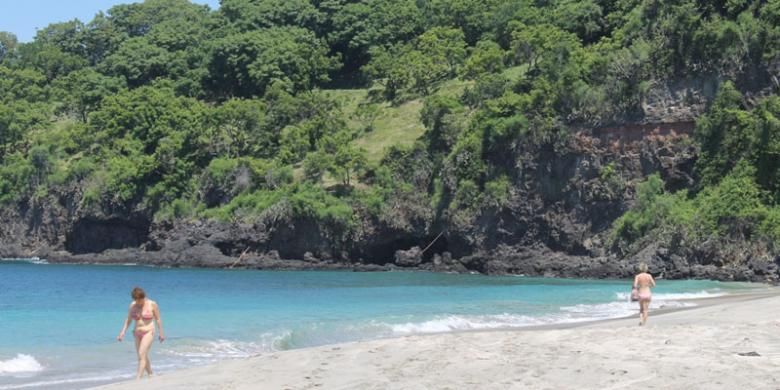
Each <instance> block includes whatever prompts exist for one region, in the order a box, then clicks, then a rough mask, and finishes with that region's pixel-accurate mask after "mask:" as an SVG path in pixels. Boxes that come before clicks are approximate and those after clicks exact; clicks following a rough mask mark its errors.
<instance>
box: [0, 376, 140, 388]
mask: <svg viewBox="0 0 780 390" xmlns="http://www.w3.org/2000/svg"><path fill="white" fill-rule="evenodd" d="M132 377H134V375H131V374H118V375H100V376H86V377H76V378H65V379H52V380H45V381H38V382H28V383H19V384H14V385H0V390H15V389H29V388H36V387H43V386H62V385H73V384H77V383H95V382H103V383H110V382H117V381H119V380H122V379H130V378H132Z"/></svg>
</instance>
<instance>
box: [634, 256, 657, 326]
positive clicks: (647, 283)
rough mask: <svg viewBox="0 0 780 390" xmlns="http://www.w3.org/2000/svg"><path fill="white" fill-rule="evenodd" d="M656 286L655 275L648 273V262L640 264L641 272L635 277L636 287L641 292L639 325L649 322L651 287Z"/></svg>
mask: <svg viewBox="0 0 780 390" xmlns="http://www.w3.org/2000/svg"><path fill="white" fill-rule="evenodd" d="M652 287H655V280H654V279H653V276H652V275H650V274H649V273H647V264H645V263H640V264H639V274H638V275H637V276H635V277H634V288H635V289H636V290H637V292H638V293H639V325H644V324H645V322H647V314H648V310H649V308H650V300H651V299H652V294H651V293H650V288H652Z"/></svg>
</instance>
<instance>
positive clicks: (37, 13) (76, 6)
mask: <svg viewBox="0 0 780 390" xmlns="http://www.w3.org/2000/svg"><path fill="white" fill-rule="evenodd" d="M190 1H192V2H193V3H199V4H208V5H209V6H211V8H212V9H216V8H218V7H219V0H190ZM137 2H138V1H132V0H0V31H10V32H12V33H14V34H16V36H17V37H18V38H19V41H21V42H29V41H31V40H32V39H33V37H35V31H36V29H39V28H42V27H46V26H47V25H49V23H55V22H64V21H68V20H72V19H75V18H78V19H79V20H81V21H82V22H85V23H86V22H89V21H90V20H92V17H93V16H95V14H96V13H98V11H106V10H107V9H109V8H111V6H113V5H116V4H123V3H137Z"/></svg>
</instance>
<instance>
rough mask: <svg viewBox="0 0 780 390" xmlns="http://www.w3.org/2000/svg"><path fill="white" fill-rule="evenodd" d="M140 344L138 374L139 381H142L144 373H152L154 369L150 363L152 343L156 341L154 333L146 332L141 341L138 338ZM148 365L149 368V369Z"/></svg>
mask: <svg viewBox="0 0 780 390" xmlns="http://www.w3.org/2000/svg"><path fill="white" fill-rule="evenodd" d="M136 340H137V342H138V374H137V375H136V378H137V379H141V377H142V376H143V374H144V371H148V372H151V370H152V367H151V365H150V363H149V349H150V348H151V347H152V341H154V332H146V334H144V335H143V336H142V337H141V339H140V340H139V339H138V338H136ZM147 365H148V366H149V368H148V369H147Z"/></svg>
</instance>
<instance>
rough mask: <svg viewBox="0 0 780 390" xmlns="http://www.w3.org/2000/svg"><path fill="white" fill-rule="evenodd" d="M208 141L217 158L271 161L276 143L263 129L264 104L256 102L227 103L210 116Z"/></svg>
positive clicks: (235, 100)
mask: <svg viewBox="0 0 780 390" xmlns="http://www.w3.org/2000/svg"><path fill="white" fill-rule="evenodd" d="M214 121H215V124H214V127H213V129H212V131H211V133H210V139H209V141H208V145H209V148H212V153H214V154H215V155H217V156H225V157H228V158H238V157H244V156H252V157H273V155H274V154H275V153H276V149H277V145H278V142H279V140H278V139H276V137H275V136H274V135H273V134H272V133H269V132H268V131H267V130H266V128H265V127H264V121H265V104H263V103H262V102H261V101H259V100H243V99H231V100H228V101H227V102H225V103H224V104H222V105H220V106H219V107H217V108H216V109H215V112H214Z"/></svg>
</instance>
